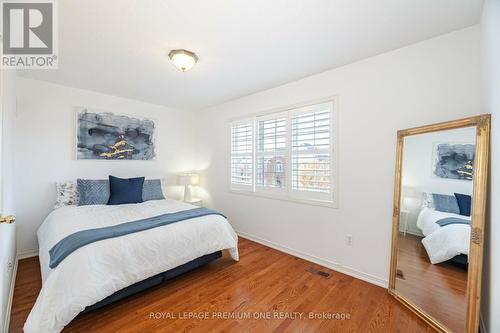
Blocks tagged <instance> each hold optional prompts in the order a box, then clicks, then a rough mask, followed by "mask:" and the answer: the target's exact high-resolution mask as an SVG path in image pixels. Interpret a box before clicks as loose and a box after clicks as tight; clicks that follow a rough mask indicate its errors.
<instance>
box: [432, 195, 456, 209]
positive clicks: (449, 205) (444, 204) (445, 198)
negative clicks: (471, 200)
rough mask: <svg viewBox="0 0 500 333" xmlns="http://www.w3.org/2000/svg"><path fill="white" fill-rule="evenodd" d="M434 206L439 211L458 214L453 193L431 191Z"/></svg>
mask: <svg viewBox="0 0 500 333" xmlns="http://www.w3.org/2000/svg"><path fill="white" fill-rule="evenodd" d="M432 198H433V201H434V208H435V209H436V210H438V211H440V212H445V213H453V214H460V207H459V206H458V201H457V198H456V197H455V196H454V195H446V194H437V193H432Z"/></svg>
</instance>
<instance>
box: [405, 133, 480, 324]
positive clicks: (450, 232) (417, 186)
mask: <svg viewBox="0 0 500 333" xmlns="http://www.w3.org/2000/svg"><path fill="white" fill-rule="evenodd" d="M475 134H476V133H475V127H467V128H461V129H453V130H447V131H439V132H431V133H425V134H419V135H414V136H408V137H405V138H404V140H405V141H404V150H403V165H402V185H403V186H402V192H401V209H400V224H399V242H398V261H397V278H396V289H397V290H398V291H399V292H400V293H401V294H402V295H404V296H405V297H406V298H407V299H409V300H410V301H411V302H413V303H414V304H416V305H417V306H419V307H422V308H424V309H426V312H428V313H429V314H430V315H431V316H432V317H434V318H436V319H438V320H439V321H440V322H442V323H443V324H444V325H446V326H447V327H449V328H450V329H451V330H452V331H454V332H464V331H465V320H466V319H465V318H466V311H467V299H466V292H467V268H468V253H469V244H470V220H471V218H470V209H471V196H472V190H473V184H472V175H473V165H474V153H475Z"/></svg>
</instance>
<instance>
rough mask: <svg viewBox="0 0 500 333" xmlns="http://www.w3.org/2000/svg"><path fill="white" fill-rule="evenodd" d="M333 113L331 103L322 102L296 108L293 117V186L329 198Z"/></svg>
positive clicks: (295, 189) (298, 190) (309, 194)
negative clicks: (302, 108)
mask: <svg viewBox="0 0 500 333" xmlns="http://www.w3.org/2000/svg"><path fill="white" fill-rule="evenodd" d="M331 114H332V107H331V104H321V105H315V106H313V107H307V108H304V110H298V111H295V112H294V113H293V114H292V120H291V160H292V162H291V164H292V167H291V174H292V190H294V191H297V192H302V194H304V192H306V193H307V192H309V193H307V194H304V195H308V196H312V195H313V194H312V193H310V192H314V193H315V196H316V197H324V198H325V199H330V200H331V195H330V193H331V192H332V177H331V175H332V170H331V165H332V163H331V151H332V149H331V135H332V133H331ZM299 195H300V193H299Z"/></svg>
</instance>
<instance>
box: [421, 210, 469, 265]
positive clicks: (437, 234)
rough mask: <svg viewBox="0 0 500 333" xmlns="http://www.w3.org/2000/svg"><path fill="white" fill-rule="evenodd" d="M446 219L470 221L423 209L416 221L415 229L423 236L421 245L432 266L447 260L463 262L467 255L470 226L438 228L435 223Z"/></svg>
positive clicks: (452, 225)
mask: <svg viewBox="0 0 500 333" xmlns="http://www.w3.org/2000/svg"><path fill="white" fill-rule="evenodd" d="M446 218H456V219H461V220H468V221H470V217H469V216H464V215H458V214H454V213H447V212H441V211H437V210H435V209H434V208H429V207H424V208H423V209H422V210H421V211H420V213H419V215H418V219H417V227H418V228H419V229H420V230H421V231H422V233H423V235H424V236H425V237H424V238H423V239H422V244H423V246H424V247H425V250H426V251H427V254H428V255H429V260H430V261H431V263H432V264H438V263H441V262H444V261H448V260H455V261H456V262H461V263H463V262H464V257H465V256H468V255H469V243H470V224H449V225H445V226H440V225H439V224H438V223H437V222H438V221H440V220H443V219H446Z"/></svg>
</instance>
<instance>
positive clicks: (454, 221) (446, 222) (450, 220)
mask: <svg viewBox="0 0 500 333" xmlns="http://www.w3.org/2000/svg"><path fill="white" fill-rule="evenodd" d="M436 223H437V224H439V226H440V227H444V226H445V225H449V224H468V225H470V220H466V219H459V218H458V217H447V218H444V219H441V220H438V221H436Z"/></svg>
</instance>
